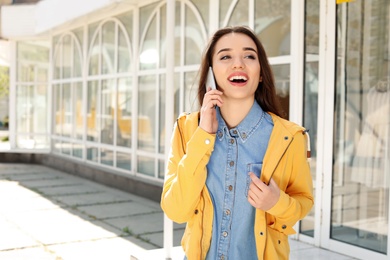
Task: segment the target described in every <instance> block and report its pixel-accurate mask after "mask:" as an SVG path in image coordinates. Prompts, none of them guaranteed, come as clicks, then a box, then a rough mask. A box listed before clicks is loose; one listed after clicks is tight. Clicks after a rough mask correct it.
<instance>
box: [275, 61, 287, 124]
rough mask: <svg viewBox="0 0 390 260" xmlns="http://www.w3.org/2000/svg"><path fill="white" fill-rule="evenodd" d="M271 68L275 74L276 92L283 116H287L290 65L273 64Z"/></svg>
mask: <svg viewBox="0 0 390 260" xmlns="http://www.w3.org/2000/svg"><path fill="white" fill-rule="evenodd" d="M272 70H273V72H274V75H275V83H276V94H277V95H278V97H279V99H280V102H281V103H282V109H283V112H284V114H285V115H284V117H285V118H286V119H288V117H289V110H290V109H289V107H290V65H289V64H284V65H274V66H272Z"/></svg>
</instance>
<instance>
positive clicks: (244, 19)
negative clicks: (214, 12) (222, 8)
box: [220, 0, 249, 27]
mask: <svg viewBox="0 0 390 260" xmlns="http://www.w3.org/2000/svg"><path fill="white" fill-rule="evenodd" d="M230 4H231V3H230ZM248 6H249V3H248V0H241V1H238V2H237V4H236V6H235V7H234V10H233V13H232V14H231V16H230V17H227V16H228V15H229V13H224V14H221V15H222V16H221V18H220V26H221V27H223V26H225V25H226V24H225V21H226V20H225V19H226V18H227V19H228V23H227V25H233V26H234V25H237V24H240V25H249V11H248Z"/></svg>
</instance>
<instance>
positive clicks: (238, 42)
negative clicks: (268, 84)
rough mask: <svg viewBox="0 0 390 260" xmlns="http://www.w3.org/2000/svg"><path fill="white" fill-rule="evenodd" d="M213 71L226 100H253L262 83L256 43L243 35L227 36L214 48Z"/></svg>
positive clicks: (232, 34)
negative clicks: (260, 82)
mask: <svg viewBox="0 0 390 260" xmlns="http://www.w3.org/2000/svg"><path fill="white" fill-rule="evenodd" d="M213 71H214V76H215V80H216V81H217V85H218V86H219V88H220V89H221V90H222V91H223V96H224V101H227V100H233V99H234V100H240V99H241V100H242V99H248V98H249V99H254V94H255V91H256V89H257V86H258V84H259V81H261V78H260V62H259V57H258V54H257V47H256V44H255V43H254V42H253V40H252V39H251V38H250V37H249V36H247V35H245V34H242V33H229V34H226V35H224V36H223V37H222V38H220V39H219V40H218V42H217V43H216V45H215V49H214V54H213Z"/></svg>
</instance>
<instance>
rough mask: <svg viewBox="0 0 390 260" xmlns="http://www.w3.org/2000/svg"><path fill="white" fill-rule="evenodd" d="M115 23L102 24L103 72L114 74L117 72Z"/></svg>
mask: <svg viewBox="0 0 390 260" xmlns="http://www.w3.org/2000/svg"><path fill="white" fill-rule="evenodd" d="M115 27H116V26H115V23H114V22H113V21H110V22H106V23H105V24H104V25H103V26H102V48H101V53H100V54H101V57H100V58H101V61H102V72H101V73H102V74H112V73H114V72H115V70H114V68H115Z"/></svg>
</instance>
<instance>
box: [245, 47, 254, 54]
mask: <svg viewBox="0 0 390 260" xmlns="http://www.w3.org/2000/svg"><path fill="white" fill-rule="evenodd" d="M242 49H243V50H244V51H253V52H255V53H257V51H256V50H255V49H253V48H252V47H244V48H242Z"/></svg>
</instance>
